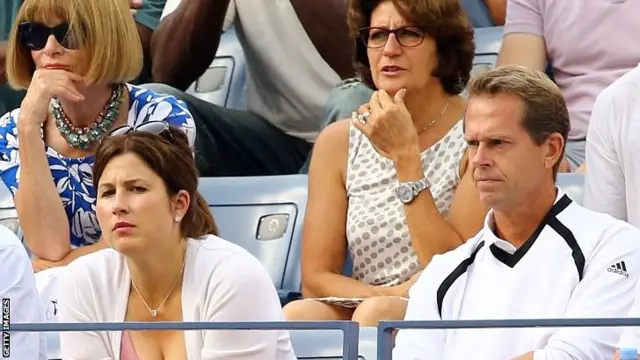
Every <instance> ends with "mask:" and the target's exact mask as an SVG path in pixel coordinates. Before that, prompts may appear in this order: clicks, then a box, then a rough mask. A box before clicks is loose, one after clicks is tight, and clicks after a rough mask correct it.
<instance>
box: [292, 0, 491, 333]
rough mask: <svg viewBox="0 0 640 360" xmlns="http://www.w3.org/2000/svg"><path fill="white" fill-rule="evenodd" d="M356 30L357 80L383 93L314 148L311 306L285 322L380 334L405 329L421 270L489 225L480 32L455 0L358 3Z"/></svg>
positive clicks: (306, 234)
mask: <svg viewBox="0 0 640 360" xmlns="http://www.w3.org/2000/svg"><path fill="white" fill-rule="evenodd" d="M348 23H349V27H350V31H351V35H352V38H353V41H354V44H355V63H356V70H357V71H358V73H359V74H360V76H361V77H362V79H363V81H365V82H366V83H367V84H368V85H369V86H371V87H372V88H373V89H375V92H374V94H373V95H372V97H371V99H370V101H369V102H368V103H367V104H365V105H364V106H362V107H361V108H360V109H359V112H358V113H355V114H354V115H353V117H352V118H351V119H348V120H344V121H341V122H337V123H334V124H332V125H330V126H328V127H327V128H326V129H325V130H324V131H322V133H321V134H320V135H319V137H318V139H317V141H316V143H315V147H314V150H313V156H312V160H311V167H310V171H309V198H308V203H307V210H306V211H307V212H306V217H305V222H304V231H303V244H302V293H303V299H302V300H299V301H295V302H292V303H290V304H288V305H287V306H286V307H285V316H286V317H287V319H290V320H319V319H341V320H354V321H358V322H359V323H360V325H361V326H376V325H377V323H378V321H380V320H398V319H402V318H403V317H404V314H405V311H406V306H407V297H408V293H409V288H410V287H411V285H412V284H413V283H414V282H415V280H416V279H417V277H418V276H419V274H420V271H421V270H422V269H423V268H424V267H425V266H426V265H427V264H428V263H429V262H430V261H431V259H432V258H433V257H434V256H437V255H438V254H441V253H444V252H446V251H448V250H452V249H454V248H456V247H457V246H459V245H460V244H462V243H463V242H465V241H466V240H467V239H468V238H470V237H472V236H473V235H474V234H475V233H476V232H477V231H478V230H479V229H480V228H481V227H482V223H483V219H484V216H485V214H486V209H485V207H484V206H483V205H482V204H481V203H480V201H479V196H478V195H477V192H476V189H475V185H474V183H473V179H472V177H471V171H469V170H468V169H467V155H466V154H467V144H466V142H465V140H464V139H463V131H462V127H463V125H462V117H463V113H464V108H465V100H464V99H463V98H462V97H461V96H460V93H461V92H462V91H463V89H464V87H465V85H466V83H467V81H468V80H469V77H470V72H471V68H472V62H473V57H474V43H473V31H472V29H471V28H470V26H469V23H468V21H467V17H466V15H465V13H464V11H463V9H462V8H461V6H460V3H459V2H458V1H449V0H403V1H400V0H350V1H349V17H348ZM326 214H331V216H326ZM347 257H349V258H350V260H351V262H352V266H351V268H349V269H347V273H344V272H343V268H344V266H345V259H346V258H347Z"/></svg>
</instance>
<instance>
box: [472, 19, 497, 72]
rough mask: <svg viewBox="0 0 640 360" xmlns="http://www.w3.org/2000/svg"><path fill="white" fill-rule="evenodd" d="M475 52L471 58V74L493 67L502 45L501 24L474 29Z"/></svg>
mask: <svg viewBox="0 0 640 360" xmlns="http://www.w3.org/2000/svg"><path fill="white" fill-rule="evenodd" d="M474 33H475V34H474V35H475V41H476V53H475V56H474V59H473V70H472V71H471V74H472V76H477V75H480V74H482V73H483V72H486V71H488V70H491V69H493V68H494V67H495V66H496V63H497V61H498V54H499V53H500V47H501V46H502V35H503V33H504V32H503V28H502V26H494V27H486V28H476V29H474Z"/></svg>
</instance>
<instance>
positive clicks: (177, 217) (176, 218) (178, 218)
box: [173, 215, 182, 222]
mask: <svg viewBox="0 0 640 360" xmlns="http://www.w3.org/2000/svg"><path fill="white" fill-rule="evenodd" d="M181 219H182V218H181V217H180V216H178V215H176V217H175V218H174V219H173V220H175V221H176V222H180V220H181Z"/></svg>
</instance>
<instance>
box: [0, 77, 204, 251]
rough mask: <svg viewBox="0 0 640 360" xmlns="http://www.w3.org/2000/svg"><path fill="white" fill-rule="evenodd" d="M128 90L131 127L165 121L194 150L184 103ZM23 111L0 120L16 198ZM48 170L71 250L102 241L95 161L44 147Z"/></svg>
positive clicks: (2, 158)
mask: <svg viewBox="0 0 640 360" xmlns="http://www.w3.org/2000/svg"><path fill="white" fill-rule="evenodd" d="M127 89H128V90H129V98H130V103H129V117H128V120H127V122H128V124H129V125H133V126H136V125H139V124H142V123H144V122H147V121H158V120H164V121H166V122H168V123H169V124H171V125H173V126H176V127H180V128H182V129H183V130H185V132H186V134H187V136H188V138H189V144H190V145H191V147H192V148H193V145H194V143H195V137H196V130H195V123H194V121H193V118H192V116H191V114H190V113H189V111H188V110H187V106H186V105H185V103H184V102H182V101H179V100H177V99H176V98H174V97H173V96H169V95H163V94H158V93H156V92H154V91H151V90H147V89H144V88H141V87H138V86H134V85H130V84H127ZM19 114H20V109H16V110H13V111H11V112H9V113H7V114H5V115H4V116H2V117H1V118H0V177H1V178H2V180H3V181H4V183H5V185H6V186H7V187H8V188H9V189H10V190H11V192H12V193H13V195H14V196H15V194H16V192H17V190H18V188H19V183H20V158H19V155H18V149H19V145H20V144H18V127H17V122H18V117H19ZM45 149H46V154H47V158H48V160H49V168H50V169H51V175H52V176H53V181H54V183H55V185H56V187H57V189H58V193H59V194H60V199H61V200H62V204H63V205H64V210H65V212H66V213H67V218H68V219H69V229H70V233H71V239H70V240H71V246H72V248H76V247H80V246H83V245H90V244H93V243H95V242H97V241H98V240H99V239H100V236H101V231H100V226H99V225H98V220H97V218H96V209H95V206H96V192H95V189H94V188H93V184H92V170H93V163H94V160H95V157H94V156H93V155H91V156H87V157H83V158H68V157H64V156H62V155H60V154H58V153H57V152H56V151H55V150H54V149H52V148H50V147H48V146H46V145H45Z"/></svg>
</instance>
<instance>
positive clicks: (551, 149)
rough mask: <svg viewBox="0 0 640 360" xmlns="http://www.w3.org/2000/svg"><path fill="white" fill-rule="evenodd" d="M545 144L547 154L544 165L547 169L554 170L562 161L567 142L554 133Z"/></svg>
mask: <svg viewBox="0 0 640 360" xmlns="http://www.w3.org/2000/svg"><path fill="white" fill-rule="evenodd" d="M545 144H546V145H545V146H546V153H545V159H544V164H545V167H546V168H548V169H550V168H553V166H554V165H555V164H556V163H558V162H560V161H562V156H563V154H564V146H565V141H564V138H562V135H560V134H558V133H553V134H551V135H549V138H548V139H547V141H546V143H545Z"/></svg>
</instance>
